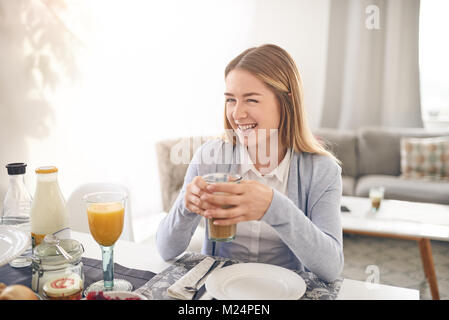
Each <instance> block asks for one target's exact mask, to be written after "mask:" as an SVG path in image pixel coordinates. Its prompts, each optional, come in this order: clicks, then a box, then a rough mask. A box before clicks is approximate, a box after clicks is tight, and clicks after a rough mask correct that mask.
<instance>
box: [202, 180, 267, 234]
mask: <svg viewBox="0 0 449 320" xmlns="http://www.w3.org/2000/svg"><path fill="white" fill-rule="evenodd" d="M205 189H206V190H207V191H208V192H204V193H202V195H201V196H200V199H201V200H202V202H203V203H205V204H208V205H209V206H212V207H211V208H206V211H205V212H204V216H205V217H206V218H215V219H216V220H215V221H214V224H216V225H223V226H224V225H230V224H234V223H238V222H242V221H250V220H260V219H261V218H262V217H263V216H264V215H265V212H267V210H268V208H269V207H270V204H271V200H272V199H273V190H272V189H271V188H270V187H268V186H266V185H264V184H262V183H259V182H257V181H253V180H244V181H242V182H241V183H239V184H236V183H219V184H210V185H207V186H206V188H205ZM216 192H224V193H227V194H212V193H216ZM213 207H215V208H213Z"/></svg>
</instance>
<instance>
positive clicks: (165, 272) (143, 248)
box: [0, 230, 419, 300]
mask: <svg viewBox="0 0 449 320" xmlns="http://www.w3.org/2000/svg"><path fill="white" fill-rule="evenodd" d="M71 237H72V238H73V239H75V240H77V241H79V242H80V243H81V244H82V246H83V248H84V253H83V263H84V276H85V282H86V283H85V287H86V286H87V285H88V284H89V282H93V281H96V280H101V278H102V262H101V259H102V257H101V250H100V248H99V246H98V244H97V242H96V241H95V240H94V239H93V237H92V236H91V235H90V234H89V233H84V232H79V231H73V230H72V232H71ZM114 246H115V248H114V263H115V277H116V278H125V279H126V280H129V281H130V282H132V283H133V291H135V292H136V293H139V294H141V295H143V296H145V297H146V298H147V299H150V300H176V299H174V298H173V297H171V296H169V295H168V293H167V291H168V290H167V289H168V288H169V287H170V286H172V285H173V284H174V283H175V282H177V281H178V280H179V279H181V278H182V277H183V276H184V275H185V274H186V273H188V272H189V271H190V270H192V269H193V268H194V267H195V266H196V265H198V264H199V263H200V262H201V261H203V260H204V259H205V258H206V257H208V256H206V255H204V254H201V253H199V252H191V251H186V252H184V253H182V254H180V255H179V256H178V257H175V258H174V259H171V260H168V261H165V260H163V259H162V258H161V256H160V255H159V253H158V251H157V248H156V245H155V241H153V242H150V243H147V242H145V243H138V242H132V241H128V240H123V239H119V240H118V241H117V242H116V243H115V245H114ZM212 258H213V259H215V260H219V261H223V262H225V263H227V264H236V263H240V262H239V261H237V260H232V259H225V258H222V257H212ZM30 270H31V267H28V268H22V269H20V268H19V269H16V268H12V267H10V266H9V265H8V264H6V265H4V266H1V267H0V282H5V283H6V284H7V285H9V284H12V283H22V284H25V285H28V284H29V283H30V279H31V274H30V273H31V272H30ZM292 271H294V272H296V273H297V274H298V275H299V276H300V277H301V278H302V279H303V280H304V282H305V284H306V289H305V292H304V294H303V295H302V296H301V298H300V300H419V290H415V289H410V288H402V287H396V286H390V285H384V284H379V283H373V282H372V281H359V280H354V279H347V278H343V277H339V278H337V279H336V280H335V281H332V282H325V281H323V280H321V279H319V278H318V277H317V276H316V275H315V274H313V273H312V272H308V271H304V270H292ZM8 282H9V283H8ZM203 290H204V288H203ZM207 299H214V297H213V296H211V295H210V294H208V293H207V292H205V293H204V294H203V297H202V298H201V300H207Z"/></svg>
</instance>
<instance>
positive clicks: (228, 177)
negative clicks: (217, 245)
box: [203, 173, 243, 242]
mask: <svg viewBox="0 0 449 320" xmlns="http://www.w3.org/2000/svg"><path fill="white" fill-rule="evenodd" d="M203 179H204V181H206V182H207V183H208V184H213V183H221V182H228V183H240V181H242V179H243V178H242V176H240V175H237V174H236V175H234V174H230V173H211V174H207V175H204V176H203ZM214 194H227V193H225V192H215V193H214ZM230 207H231V206H222V208H223V209H227V208H230ZM236 230H237V225H236V224H231V225H229V226H217V225H215V224H214V219H213V218H212V219H207V235H208V239H209V240H211V241H220V242H229V241H232V240H234V238H235V233H236Z"/></svg>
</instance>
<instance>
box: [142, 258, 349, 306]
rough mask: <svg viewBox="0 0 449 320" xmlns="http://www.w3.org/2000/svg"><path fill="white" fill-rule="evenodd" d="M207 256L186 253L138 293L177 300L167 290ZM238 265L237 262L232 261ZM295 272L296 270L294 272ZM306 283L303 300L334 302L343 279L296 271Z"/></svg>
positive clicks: (150, 296)
mask: <svg viewBox="0 0 449 320" xmlns="http://www.w3.org/2000/svg"><path fill="white" fill-rule="evenodd" d="M205 257H206V256H205V255H203V254H199V253H193V252H186V253H185V254H184V255H183V256H182V257H180V258H179V259H178V260H176V261H175V262H174V264H173V265H171V266H170V267H168V268H167V269H165V270H164V271H162V272H161V273H159V274H157V275H156V276H154V277H153V278H151V280H149V281H148V282H147V283H145V284H144V285H143V286H142V287H140V288H139V289H137V290H136V292H138V293H140V294H142V295H144V296H146V297H147V298H148V299H151V300H176V299H173V298H171V297H169V296H168V295H167V289H168V287H170V286H171V285H172V284H173V283H175V282H176V281H178V280H179V279H180V278H181V277H182V276H183V275H185V274H186V273H187V272H188V271H189V270H190V269H192V268H193V267H195V266H196V265H197V264H198V263H199V262H201V261H202V260H203V259H204V258H205ZM213 258H215V259H216V260H220V261H228V260H229V259H224V258H221V257H213ZM231 261H232V262H234V263H238V261H237V260H231ZM294 271H295V270H294ZM295 272H296V273H297V274H299V275H300V276H301V277H302V278H303V279H304V281H305V283H306V285H307V290H306V292H305V294H304V295H303V296H302V297H301V300H334V299H335V298H336V297H337V294H338V291H339V290H340V287H341V284H342V282H343V278H338V279H337V280H336V281H334V282H330V283H329V282H325V281H323V280H321V279H319V278H318V277H317V276H316V275H314V274H313V273H311V272H304V271H295Z"/></svg>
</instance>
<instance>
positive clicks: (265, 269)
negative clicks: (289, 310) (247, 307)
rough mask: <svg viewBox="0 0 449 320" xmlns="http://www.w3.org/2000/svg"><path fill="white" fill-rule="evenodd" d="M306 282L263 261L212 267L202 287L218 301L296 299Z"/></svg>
mask: <svg viewBox="0 0 449 320" xmlns="http://www.w3.org/2000/svg"><path fill="white" fill-rule="evenodd" d="M306 289H307V285H306V283H305V282H304V280H303V279H302V278H301V277H300V276H299V275H298V274H297V273H295V272H293V271H291V270H288V269H286V268H283V267H280V266H275V265H271V264H264V263H237V264H233V265H231V266H228V267H224V268H221V269H219V270H215V271H214V272H213V273H212V274H211V275H210V276H209V277H208V278H207V280H206V290H207V292H208V293H209V294H210V295H212V296H213V297H214V298H216V299H218V300H298V299H299V298H301V297H302V296H303V295H304V293H305V292H306Z"/></svg>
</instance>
